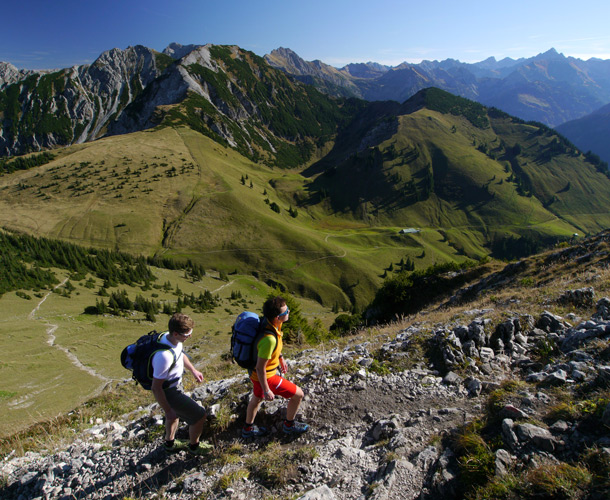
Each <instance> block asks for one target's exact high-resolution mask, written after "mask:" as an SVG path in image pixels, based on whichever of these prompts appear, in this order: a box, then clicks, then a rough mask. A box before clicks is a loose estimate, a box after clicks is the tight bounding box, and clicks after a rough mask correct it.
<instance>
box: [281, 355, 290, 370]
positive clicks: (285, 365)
mask: <svg viewBox="0 0 610 500" xmlns="http://www.w3.org/2000/svg"><path fill="white" fill-rule="evenodd" d="M280 370H281V372H282V373H286V372H287V371H288V364H287V363H286V360H285V359H284V356H282V355H281V354H280Z"/></svg>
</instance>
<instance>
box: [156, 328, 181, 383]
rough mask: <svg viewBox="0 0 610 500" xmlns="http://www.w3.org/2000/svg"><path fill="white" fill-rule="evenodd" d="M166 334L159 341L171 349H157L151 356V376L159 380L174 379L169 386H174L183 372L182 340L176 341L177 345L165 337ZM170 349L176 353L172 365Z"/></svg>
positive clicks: (172, 358)
mask: <svg viewBox="0 0 610 500" xmlns="http://www.w3.org/2000/svg"><path fill="white" fill-rule="evenodd" d="M168 335H169V333H166V334H165V335H163V336H162V337H161V340H160V342H161V343H162V344H165V345H168V346H170V347H171V349H164V350H163V351H159V352H157V353H156V354H155V355H154V356H153V358H152V367H153V378H156V379H159V380H175V381H174V382H172V383H171V384H170V385H169V387H176V386H177V385H178V384H179V383H180V380H181V379H182V374H183V373H184V358H183V357H182V342H178V345H174V344H172V343H171V342H170V341H169V339H168V338H167V336H168ZM170 350H171V351H174V354H175V355H176V364H175V365H174V366H173V367H172V363H173V362H174V356H172V353H171V352H170Z"/></svg>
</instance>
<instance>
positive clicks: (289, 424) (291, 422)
mask: <svg viewBox="0 0 610 500" xmlns="http://www.w3.org/2000/svg"><path fill="white" fill-rule="evenodd" d="M284 425H285V426H286V427H292V426H293V425H294V420H288V419H286V420H284Z"/></svg>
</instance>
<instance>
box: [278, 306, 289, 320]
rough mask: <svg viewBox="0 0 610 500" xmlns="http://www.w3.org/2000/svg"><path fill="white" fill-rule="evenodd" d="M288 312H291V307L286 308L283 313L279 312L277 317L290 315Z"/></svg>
mask: <svg viewBox="0 0 610 500" xmlns="http://www.w3.org/2000/svg"><path fill="white" fill-rule="evenodd" d="M288 314H290V309H288V308H286V310H285V311H284V312H283V313H281V314H278V315H277V317H278V318H281V317H282V316H288Z"/></svg>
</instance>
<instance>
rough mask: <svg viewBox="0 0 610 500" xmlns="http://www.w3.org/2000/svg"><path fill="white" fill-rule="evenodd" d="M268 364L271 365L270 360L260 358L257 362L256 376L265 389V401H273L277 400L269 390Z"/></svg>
mask: <svg viewBox="0 0 610 500" xmlns="http://www.w3.org/2000/svg"><path fill="white" fill-rule="evenodd" d="M267 363H269V360H268V359H265V358H261V357H259V358H258V359H257V360H256V375H257V377H258V381H259V383H260V384H261V387H262V389H263V399H266V400H267V401H273V399H274V398H275V394H273V392H271V389H270V388H269V383H268V382H267Z"/></svg>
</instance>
